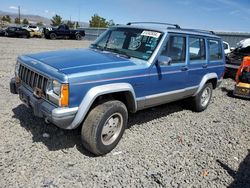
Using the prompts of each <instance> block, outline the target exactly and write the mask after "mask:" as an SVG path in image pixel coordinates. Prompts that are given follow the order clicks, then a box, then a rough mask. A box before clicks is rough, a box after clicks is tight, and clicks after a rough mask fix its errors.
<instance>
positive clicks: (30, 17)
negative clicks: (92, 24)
mask: <svg viewBox="0 0 250 188" xmlns="http://www.w3.org/2000/svg"><path fill="white" fill-rule="evenodd" d="M6 15H9V16H10V17H11V19H12V21H13V20H14V19H15V18H17V17H18V14H17V13H12V12H4V11H1V10H0V16H6ZM24 18H26V19H27V20H29V23H31V24H36V23H37V22H43V24H45V25H46V26H50V24H51V21H50V19H48V18H46V17H43V16H39V15H33V14H21V20H22V19H24ZM79 25H80V27H88V26H89V23H88V22H80V23H79Z"/></svg>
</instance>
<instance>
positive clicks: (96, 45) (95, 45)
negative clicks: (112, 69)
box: [91, 44, 104, 51]
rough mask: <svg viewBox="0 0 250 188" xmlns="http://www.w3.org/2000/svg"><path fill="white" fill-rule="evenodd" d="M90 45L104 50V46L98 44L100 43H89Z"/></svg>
mask: <svg viewBox="0 0 250 188" xmlns="http://www.w3.org/2000/svg"><path fill="white" fill-rule="evenodd" d="M91 47H92V48H95V49H98V50H101V51H103V50H104V47H103V46H100V45H98V44H91Z"/></svg>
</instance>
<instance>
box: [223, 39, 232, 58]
mask: <svg viewBox="0 0 250 188" xmlns="http://www.w3.org/2000/svg"><path fill="white" fill-rule="evenodd" d="M223 47H224V52H225V54H226V55H227V54H229V53H230V52H231V48H230V45H229V43H228V42H225V41H223Z"/></svg>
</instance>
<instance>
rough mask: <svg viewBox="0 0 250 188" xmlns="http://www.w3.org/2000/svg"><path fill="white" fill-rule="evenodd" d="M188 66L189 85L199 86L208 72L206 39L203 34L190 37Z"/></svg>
mask: <svg viewBox="0 0 250 188" xmlns="http://www.w3.org/2000/svg"><path fill="white" fill-rule="evenodd" d="M188 68H189V71H188V80H187V87H198V85H199V84H200V82H201V79H202V77H203V76H204V75H205V74H206V73H207V72H208V60H207V51H206V40H205V38H204V37H202V36H196V35H189V37H188Z"/></svg>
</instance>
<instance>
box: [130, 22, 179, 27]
mask: <svg viewBox="0 0 250 188" xmlns="http://www.w3.org/2000/svg"><path fill="white" fill-rule="evenodd" d="M134 24H157V25H169V26H174V27H175V28H176V29H181V27H180V26H179V25H178V24H170V23H162V22H129V23H127V25H134Z"/></svg>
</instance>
